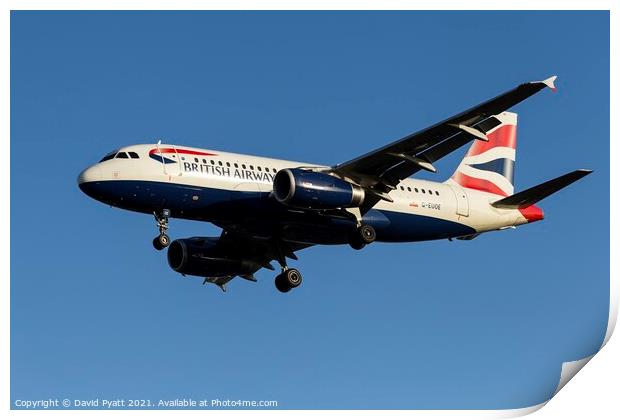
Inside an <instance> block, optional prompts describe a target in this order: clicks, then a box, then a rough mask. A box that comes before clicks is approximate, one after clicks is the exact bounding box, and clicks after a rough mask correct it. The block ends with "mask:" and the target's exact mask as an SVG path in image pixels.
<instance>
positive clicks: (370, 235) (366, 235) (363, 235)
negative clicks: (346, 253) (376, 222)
mask: <svg viewBox="0 0 620 420" xmlns="http://www.w3.org/2000/svg"><path fill="white" fill-rule="evenodd" d="M357 233H358V234H359V236H360V239H361V240H362V242H364V243H365V244H371V243H373V242H374V241H375V239H377V232H375V228H373V227H372V226H369V225H362V226H360V227H359V228H358V229H357Z"/></svg>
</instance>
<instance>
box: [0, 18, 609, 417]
mask: <svg viewBox="0 0 620 420" xmlns="http://www.w3.org/2000/svg"><path fill="white" fill-rule="evenodd" d="M553 74H557V75H558V76H559V78H558V81H557V85H558V88H559V90H558V92H557V93H555V94H552V93H551V92H542V93H541V94H539V95H537V96H535V97H533V98H531V99H530V100H528V101H526V102H524V103H522V104H520V105H518V106H517V107H515V108H514V110H515V111H516V112H518V113H519V131H518V150H517V163H516V168H515V187H516V190H522V189H525V188H527V187H529V186H532V185H535V184H537V183H540V182H542V181H545V180H547V179H549V178H552V177H555V176H558V175H560V174H562V173H565V172H568V171H570V170H573V169H576V168H591V169H594V171H595V172H594V173H593V174H592V175H590V176H588V177H586V178H585V179H583V180H582V181H580V182H579V183H577V184H574V185H572V186H571V187H569V188H568V189H566V190H564V191H562V192H560V193H558V194H557V195H554V196H553V197H551V198H548V199H546V200H545V201H543V202H542V207H543V208H544V210H545V213H546V217H547V218H546V220H544V221H543V222H541V223H536V224H533V225H530V226H523V227H520V228H518V229H517V230H514V231H507V232H501V233H489V234H485V235H483V236H481V237H479V238H477V239H475V240H473V241H454V242H448V241H437V242H428V243H416V244H397V245H396V244H374V245H373V246H370V247H367V248H366V249H364V250H363V251H361V252H355V251H353V250H351V249H350V248H348V247H345V246H341V247H314V248H311V249H308V250H305V251H302V252H300V253H299V254H300V261H299V262H296V264H295V266H296V267H298V268H300V269H301V270H302V273H303V274H304V285H303V287H302V288H300V289H298V290H295V291H294V292H293V293H290V294H288V295H282V294H280V293H278V292H277V291H276V290H275V288H274V286H273V278H272V277H273V274H272V272H268V271H261V272H260V273H258V278H259V281H258V284H253V283H250V282H245V281H243V280H235V281H234V282H233V283H231V284H230V287H229V292H228V293H226V294H223V293H221V292H220V291H219V290H217V288H215V287H213V286H210V287H203V286H202V285H201V280H200V279H199V278H191V277H186V278H183V277H181V276H180V275H178V274H177V273H174V272H172V271H171V270H170V269H169V268H168V266H167V263H166V258H165V254H163V253H158V252H156V251H154V250H153V249H152V246H151V243H150V242H151V239H152V237H153V236H154V235H155V233H156V228H155V225H154V221H153V220H152V218H150V217H148V216H146V215H142V214H136V213H130V212H126V211H123V210H119V209H114V208H109V207H106V206H105V205H103V204H101V203H98V202H95V201H93V200H91V199H90V198H88V197H86V196H85V195H83V194H82V193H81V192H80V191H79V189H78V188H77V185H76V177H77V175H78V173H79V172H80V171H81V170H82V169H83V168H85V167H86V166H88V165H90V164H92V163H93V162H95V161H96V160H98V159H99V158H101V157H102V156H103V155H104V154H105V153H106V152H108V151H110V150H112V149H114V148H116V147H118V146H122V145H126V144H133V143H142V142H151V141H153V142H154V141H155V140H156V139H158V138H161V139H164V141H166V142H170V143H174V144H183V145H190V146H195V147H204V148H210V149H216V150H226V151H232V152H238V153H247V154H257V155H267V156H273V157H277V158H282V159H291V160H301V161H306V162H317V163H325V164H335V163H338V162H342V161H346V160H348V159H350V158H351V157H354V156H357V155H360V154H362V153H365V152H367V151H369V150H371V149H374V148H376V147H379V146H381V145H383V144H386V143H388V142H391V141H393V140H395V139H397V138H399V137H402V136H403V135H406V134H409V133H410V132H413V131H417V130H418V129H421V128H423V127H425V126H427V125H430V124H432V123H434V122H437V121H438V120H440V119H443V118H446V117H448V116H450V115H452V114H455V113H457V112H460V111H462V110H464V109H465V108H467V107H469V106H472V105H475V104H477V103H479V102H481V101H483V100H486V99H488V98H490V97H492V96H494V95H496V94H498V93H500V92H502V91H504V90H507V89H510V88H512V87H513V86H515V85H516V84H518V83H521V82H524V81H529V80H540V79H542V78H546V77H548V76H550V75H553ZM608 151H609V15H608V13H606V12H535V13H533V12H451V13H447V12H443V13H441V12H408V13H396V12H390V13H387V12H384V13H368V12H357V13H352V12H341V13H320V12H314V13H284V12H280V13H271V12H260V13H256V12H255V13H250V12H246V13H209V12H201V13H198V12H176V13H172V12H168V13H166V12H158V13H149V12H133V13H132V12H122V13H113V12H91V13H79V12H49V13H45V12H13V13H12V17H11V399H12V400H15V399H17V398H20V399H37V398H50V397H51V398H70V399H73V398H81V399H87V398H97V397H99V398H108V399H110V398H148V399H151V400H156V399H159V398H168V399H170V398H177V397H179V398H182V397H194V398H208V399H212V398H220V399H227V398H229V399H256V400H258V399H275V400H278V401H279V402H280V407H282V408H404V409H406V408H516V407H523V406H528V405H532V404H537V403H540V402H542V401H544V400H546V399H548V398H549V397H550V396H551V395H552V393H553V391H554V389H555V387H556V385H557V382H558V380H559V374H560V368H561V363H562V362H563V361H568V360H575V359H579V358H582V357H584V356H587V355H590V354H591V353H593V352H594V351H596V350H597V349H598V347H599V346H600V344H601V342H602V340H603V337H604V334H605V330H606V325H607V317H608V305H609V287H608V286H609V195H608V192H609V152H608ZM464 152H465V150H459V151H458V152H456V153H454V154H453V155H451V156H449V157H447V158H445V159H444V160H442V161H441V162H439V163H438V165H437V167H438V169H439V173H438V174H437V175H433V176H427V177H428V178H430V179H434V180H443V179H445V178H447V177H448V176H449V175H450V174H451V173H452V171H453V169H454V168H455V167H456V165H457V163H458V161H459V160H460V159H461V158H462V156H463V154H464ZM170 233H171V235H172V236H173V237H174V238H180V237H187V236H194V235H217V234H218V233H219V232H218V230H217V229H215V228H214V227H213V226H210V225H207V224H201V223H198V222H188V221H180V220H173V221H172V223H171V231H170Z"/></svg>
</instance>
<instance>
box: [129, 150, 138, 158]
mask: <svg viewBox="0 0 620 420" xmlns="http://www.w3.org/2000/svg"><path fill="white" fill-rule="evenodd" d="M129 156H130V157H131V158H132V159H140V156H138V154H137V153H136V152H129Z"/></svg>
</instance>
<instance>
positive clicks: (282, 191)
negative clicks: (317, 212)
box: [273, 168, 364, 209]
mask: <svg viewBox="0 0 620 420" xmlns="http://www.w3.org/2000/svg"><path fill="white" fill-rule="evenodd" d="M273 193H274V195H275V197H276V199H277V200H278V201H279V202H280V203H282V204H286V205H287V206H291V207H298V208H307V209H336V208H341V207H359V206H360V205H361V204H362V202H363V201H364V190H363V189H362V188H360V187H358V186H357V185H353V184H350V183H349V182H347V181H343V180H342V179H340V178H336V177H334V176H331V175H327V174H323V173H320V172H312V171H307V170H304V169H297V168H293V169H282V170H281V171H279V172H278V173H277V174H276V176H275V178H274V180H273Z"/></svg>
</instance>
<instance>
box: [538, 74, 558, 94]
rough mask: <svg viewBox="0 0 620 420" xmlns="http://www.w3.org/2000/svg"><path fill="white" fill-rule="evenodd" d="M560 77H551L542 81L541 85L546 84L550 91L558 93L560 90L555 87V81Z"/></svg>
mask: <svg viewBox="0 0 620 420" xmlns="http://www.w3.org/2000/svg"><path fill="white" fill-rule="evenodd" d="M557 78H558V76H551V77H550V78H548V79H545V80H541V81H540V82H539V83H544V84H545V85H546V86H547V87H548V88H549V89H551V90H552V91H554V92H556V91H557V90H558V88H556V87H555V79H557Z"/></svg>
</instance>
